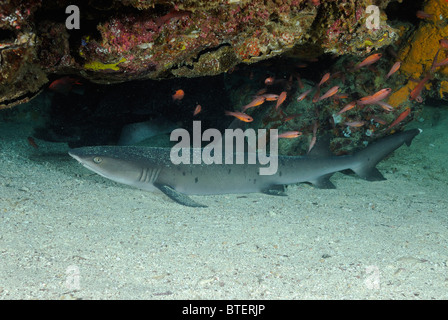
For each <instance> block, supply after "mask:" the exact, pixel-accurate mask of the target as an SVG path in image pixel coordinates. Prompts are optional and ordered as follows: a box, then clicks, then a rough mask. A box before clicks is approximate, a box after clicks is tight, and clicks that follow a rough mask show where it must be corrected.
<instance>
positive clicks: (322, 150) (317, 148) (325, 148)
mask: <svg viewBox="0 0 448 320" xmlns="http://www.w3.org/2000/svg"><path fill="white" fill-rule="evenodd" d="M307 156H308V157H311V158H323V157H331V156H334V154H333V153H332V152H331V150H330V135H328V134H327V135H324V136H322V137H319V138H318V140H317V142H316V144H315V145H314V147H313V148H312V149H311V150H310V152H309V153H308V154H307Z"/></svg>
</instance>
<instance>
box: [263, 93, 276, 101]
mask: <svg viewBox="0 0 448 320" xmlns="http://www.w3.org/2000/svg"><path fill="white" fill-rule="evenodd" d="M261 97H263V98H265V99H266V101H277V100H278V94H272V93H265V94H263V95H262V96H261Z"/></svg>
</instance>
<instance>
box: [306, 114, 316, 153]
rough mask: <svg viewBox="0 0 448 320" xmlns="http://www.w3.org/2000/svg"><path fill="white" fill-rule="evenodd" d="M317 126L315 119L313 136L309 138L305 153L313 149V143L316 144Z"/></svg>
mask: <svg viewBox="0 0 448 320" xmlns="http://www.w3.org/2000/svg"><path fill="white" fill-rule="evenodd" d="M317 127H318V125H317V121H314V125H313V137H312V138H311V141H310V145H309V146H308V152H307V153H310V151H311V149H313V147H314V145H315V144H316V141H317V135H316V134H317Z"/></svg>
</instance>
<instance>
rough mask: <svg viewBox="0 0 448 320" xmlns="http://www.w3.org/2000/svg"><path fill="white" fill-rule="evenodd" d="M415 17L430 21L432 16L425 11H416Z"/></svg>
mask: <svg viewBox="0 0 448 320" xmlns="http://www.w3.org/2000/svg"><path fill="white" fill-rule="evenodd" d="M415 15H416V16H417V18H419V19H431V18H432V17H433V16H434V15H432V14H429V13H426V12H425V11H421V10H419V11H417V13H416V14H415Z"/></svg>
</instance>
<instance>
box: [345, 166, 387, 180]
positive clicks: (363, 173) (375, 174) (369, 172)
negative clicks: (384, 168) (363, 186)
mask: <svg viewBox="0 0 448 320" xmlns="http://www.w3.org/2000/svg"><path fill="white" fill-rule="evenodd" d="M353 171H354V172H355V173H356V174H357V175H358V176H359V177H361V178H363V179H365V180H367V181H382V180H386V178H384V176H383V175H382V174H381V172H380V171H379V170H378V169H377V168H375V167H360V168H356V169H353Z"/></svg>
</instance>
